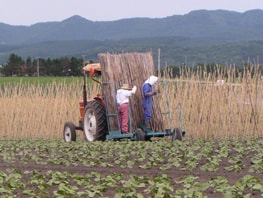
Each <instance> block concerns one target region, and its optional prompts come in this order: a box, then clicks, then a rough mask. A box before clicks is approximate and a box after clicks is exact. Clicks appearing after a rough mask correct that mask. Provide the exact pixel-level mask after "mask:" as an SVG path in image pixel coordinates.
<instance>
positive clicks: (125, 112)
mask: <svg viewBox="0 0 263 198" xmlns="http://www.w3.org/2000/svg"><path fill="white" fill-rule="evenodd" d="M118 114H119V119H120V127H121V132H122V133H128V132H129V103H124V104H121V105H118Z"/></svg>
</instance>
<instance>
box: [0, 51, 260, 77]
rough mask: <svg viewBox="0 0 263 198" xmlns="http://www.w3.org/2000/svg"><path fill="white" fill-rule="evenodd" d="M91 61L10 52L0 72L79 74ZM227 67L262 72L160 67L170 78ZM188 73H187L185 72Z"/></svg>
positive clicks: (198, 66)
mask: <svg viewBox="0 0 263 198" xmlns="http://www.w3.org/2000/svg"><path fill="white" fill-rule="evenodd" d="M92 62H93V61H84V62H83V59H82V58H76V57H72V58H68V57H62V58H55V59H50V58H48V59H43V58H35V59H32V58H30V57H28V58H27V59H26V60H23V59H22V57H20V56H18V55H16V54H11V55H10V56H9V59H8V63H7V64H6V65H4V66H3V67H2V68H0V73H1V74H2V75H5V76H80V75H81V70H82V67H83V63H92ZM229 69H230V70H232V71H234V75H236V76H238V74H240V73H243V72H244V70H246V71H250V72H251V74H252V75H253V74H254V73H255V72H256V73H258V71H259V72H260V73H261V72H262V66H261V65H258V64H257V65H256V66H255V65H251V64H248V63H246V64H244V65H243V67H242V68H241V67H236V66H233V65H232V66H227V65H219V64H214V63H211V64H206V65H204V64H196V65H195V66H194V67H191V68H190V67H188V66H187V65H185V64H182V65H180V66H178V67H177V66H168V67H166V68H162V69H161V71H160V72H161V75H165V76H170V77H172V78H174V77H179V76H181V75H183V76H188V75H189V73H188V72H189V71H191V72H198V73H199V76H200V77H202V76H203V75H206V74H209V73H212V74H214V75H218V76H220V77H227V75H228V73H229ZM187 73H188V74H187Z"/></svg>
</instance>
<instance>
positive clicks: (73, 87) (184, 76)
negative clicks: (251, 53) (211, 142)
mask: <svg viewBox="0 0 263 198" xmlns="http://www.w3.org/2000/svg"><path fill="white" fill-rule="evenodd" d="M164 76H165V77H162V79H163V80H164V82H165V85H166V86H161V85H160V84H159V85H158V86H159V87H160V89H161V94H159V95H157V97H161V100H160V101H161V104H160V105H161V107H162V108H163V110H164V111H168V108H167V107H168V106H169V108H170V118H171V120H172V123H171V126H178V127H179V126H180V123H181V124H182V128H183V130H184V131H186V132H187V138H204V139H208V138H222V137H229V138H230V137H244V136H246V137H259V136H261V135H262V132H263V124H262V123H263V122H262V119H263V112H262V107H263V106H262V105H263V104H262V99H263V98H262V97H263V92H262V91H263V90H262V87H263V86H262V79H261V73H260V71H259V70H258V69H257V67H256V66H254V67H251V68H250V69H245V70H244V71H243V72H242V73H238V72H237V71H236V69H235V67H229V68H228V69H224V70H222V69H217V70H215V71H214V72H213V73H209V72H207V71H203V70H197V71H196V72H193V71H192V70H190V69H182V70H181V75H180V78H171V77H169V71H165V75H164ZM3 78H5V77H3ZM14 78H15V77H14ZM25 79H26V78H25ZM0 82H1V84H0V85H1V86H0V87H1V88H0V112H1V116H0V137H1V138H8V139H10V138H17V139H20V138H21V139H23V138H32V139H34V138H47V139H62V138H63V133H62V132H63V126H64V123H65V122H67V121H72V122H73V123H75V124H76V125H78V121H79V106H78V105H79V101H80V100H82V87H83V84H82V79H81V78H72V80H71V81H70V83H69V82H67V81H66V80H53V81H52V80H50V81H49V83H41V81H37V83H32V82H27V81H25V80H24V78H23V79H22V80H20V81H17V82H16V83H10V82H6V81H4V82H3V81H0ZM154 86H155V85H154ZM100 92H101V91H100V86H99V85H98V84H97V83H92V82H90V83H88V85H87V94H88V98H93V97H94V96H96V95H97V93H100ZM138 105H141V104H138ZM180 105H181V107H182V109H181V110H182V111H181V113H182V114H181V115H182V117H181V121H180V117H179V112H180V111H179V110H180V108H179V107H180ZM167 120H168V119H166V116H164V122H167ZM79 134H81V132H79V133H78V132H77V135H79Z"/></svg>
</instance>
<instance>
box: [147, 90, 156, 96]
mask: <svg viewBox="0 0 263 198" xmlns="http://www.w3.org/2000/svg"><path fill="white" fill-rule="evenodd" d="M156 94H157V92H156V91H152V92H147V93H145V94H144V95H145V96H154V95H156Z"/></svg>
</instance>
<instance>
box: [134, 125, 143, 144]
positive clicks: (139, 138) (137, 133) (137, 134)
mask: <svg viewBox="0 0 263 198" xmlns="http://www.w3.org/2000/svg"><path fill="white" fill-rule="evenodd" d="M135 139H136V141H144V140H145V132H144V131H143V130H142V129H140V128H138V129H136V130H135Z"/></svg>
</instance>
